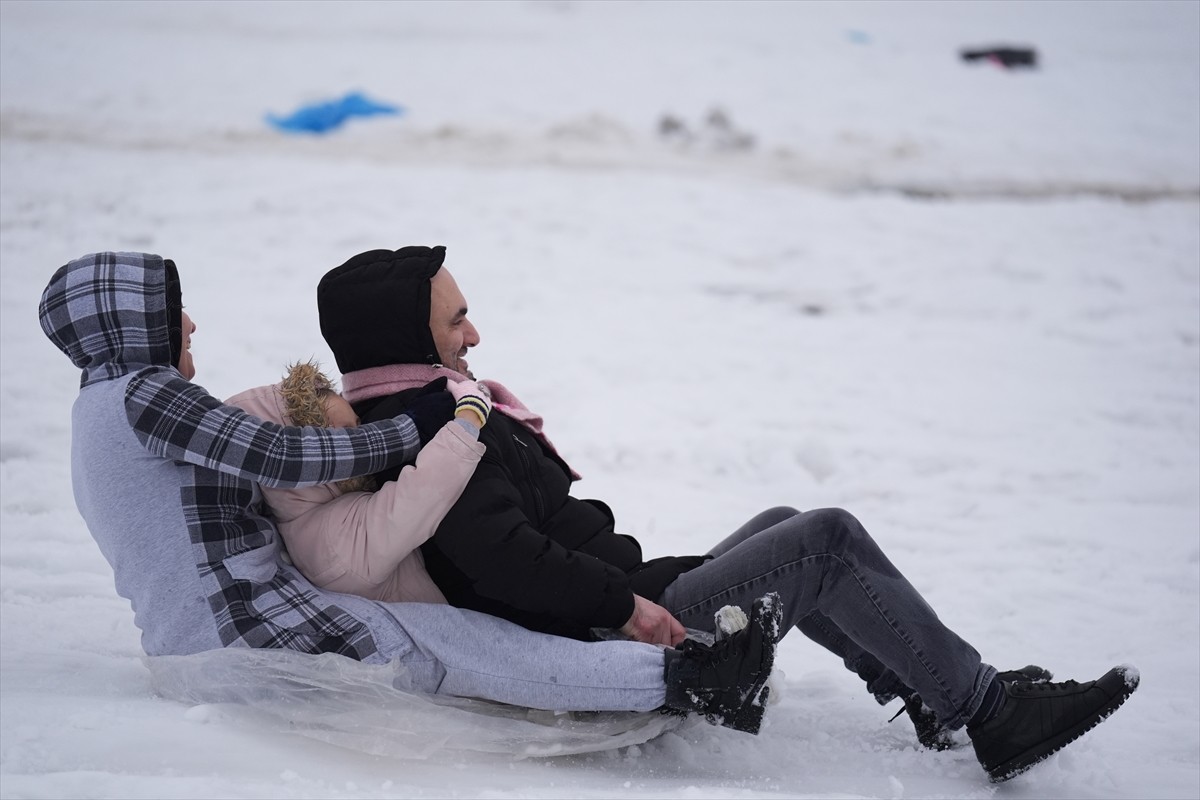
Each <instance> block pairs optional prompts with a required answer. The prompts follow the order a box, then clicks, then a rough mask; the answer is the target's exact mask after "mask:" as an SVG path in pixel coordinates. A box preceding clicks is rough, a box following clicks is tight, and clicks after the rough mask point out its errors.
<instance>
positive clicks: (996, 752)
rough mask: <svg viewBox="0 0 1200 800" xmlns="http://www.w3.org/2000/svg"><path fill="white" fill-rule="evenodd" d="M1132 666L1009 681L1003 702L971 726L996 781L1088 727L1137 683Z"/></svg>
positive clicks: (1058, 747)
mask: <svg viewBox="0 0 1200 800" xmlns="http://www.w3.org/2000/svg"><path fill="white" fill-rule="evenodd" d="M1139 680H1140V678H1139V676H1138V672H1137V670H1136V669H1134V668H1133V667H1128V666H1122V667H1114V668H1113V669H1110V670H1109V671H1108V672H1106V673H1105V674H1104V675H1103V676H1101V677H1100V678H1098V679H1097V680H1094V681H1088V682H1087V683H1076V682H1075V681H1063V682H1062V683H1030V682H1019V683H1005V684H1004V692H1005V695H1006V696H1005V699H1004V706H1003V707H1002V708H1001V709H1000V711H999V712H998V713H997V714H996V716H994V717H992V718H991V719H990V720H988V721H987V722H985V723H983V724H982V725H978V726H976V727H968V728H967V733H968V734H970V736H971V743H972V744H973V745H974V747H975V755H976V756H977V757H978V758H979V763H980V764H982V765H983V768H984V769H985V770H987V774H988V776H989V777H990V778H991V779H992V781H993V782H995V783H999V782H1000V781H1006V780H1008V779H1009V778H1011V777H1013V776H1015V775H1019V774H1021V773H1022V772H1024V771H1025V770H1027V769H1029V768H1030V767H1032V766H1033V765H1034V764H1037V763H1038V762H1039V761H1043V760H1045V759H1046V758H1049V757H1050V756H1051V755H1053V754H1054V753H1056V752H1058V751H1059V750H1061V749H1062V748H1063V747H1065V746H1067V745H1068V744H1070V743H1071V742H1073V741H1075V740H1076V739H1078V738H1079V737H1080V736H1082V735H1083V734H1085V733H1087V732H1088V731H1089V730H1091V729H1092V728H1094V727H1096V725H1098V724H1100V723H1101V722H1103V721H1104V720H1105V719H1107V718H1108V717H1109V716H1110V715H1111V714H1112V713H1113V712H1114V711H1116V710H1117V709H1118V708H1119V707H1120V706H1121V704H1122V703H1124V702H1125V700H1126V698H1128V697H1129V695H1131V694H1133V692H1134V690H1135V689H1137V687H1138V682H1139Z"/></svg>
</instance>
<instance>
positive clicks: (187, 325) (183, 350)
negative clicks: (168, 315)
mask: <svg viewBox="0 0 1200 800" xmlns="http://www.w3.org/2000/svg"><path fill="white" fill-rule="evenodd" d="M180 321H181V322H182V323H183V325H182V328H183V341H182V342H180V348H179V363H178V364H176V365H175V367H176V369H178V370H179V374H180V375H182V376H183V377H184V378H186V379H187V380H189V381H190V380H191V379H192V378H194V377H196V365H195V364H194V363H192V334H193V333H195V332H196V323H194V322H192V318H191V317H189V316H188V313H187V312H186V311H182V312H180Z"/></svg>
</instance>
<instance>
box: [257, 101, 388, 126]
mask: <svg viewBox="0 0 1200 800" xmlns="http://www.w3.org/2000/svg"><path fill="white" fill-rule="evenodd" d="M403 113H404V108H403V107H401V106H393V105H387V104H385V103H377V102H375V101H374V100H371V99H370V98H368V97H366V96H365V95H363V94H362V93H361V92H351V93H350V94H348V95H346V96H345V97H343V98H341V99H340V100H330V101H329V102H326V103H313V104H312V105H307V106H301V107H300V108H298V109H296V110H295V111H293V112H292V113H291V114H289V115H288V116H286V117H279V116H276V115H274V114H267V122H269V123H271V124H272V125H274V126H275V127H276V128H278V129H279V130H281V131H283V132H285V133H328V132H329V131H331V130H333V129H334V128H337V127H340V126H341V124H342V123H343V122H345V121H346V120H348V119H350V117H373V116H375V115H377V114H403Z"/></svg>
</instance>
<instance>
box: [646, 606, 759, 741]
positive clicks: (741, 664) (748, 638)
mask: <svg viewBox="0 0 1200 800" xmlns="http://www.w3.org/2000/svg"><path fill="white" fill-rule="evenodd" d="M782 620H783V607H782V604H781V603H780V600H779V595H778V594H775V593H774V592H772V593H771V594H768V595H765V596H763V597H760V598H758V599H757V600H755V601H754V605H753V606H752V607H751V609H750V624H749V625H747V626H746V627H745V628H743V629H742V630H740V631H737V632H735V633H732V634H730V635H728V636H726V637H725V638H722V639H721V640H719V641H717V642H714V643H713V644H712V645H705V644H701V643H699V642H697V641H694V640H691V639H689V640H687V641H685V642H684V643H683V644H682V645H681V646H680V648H679V649H678V650H676V651H667V652H668V656H667V662H666V673H665V675H666V683H667V707H668V708H670V709H673V710H676V711H684V712H689V711H691V712H696V713H697V714H703V715H704V718H705V719H707V720H708V721H709V722H710V723H712V724H714V725H723V726H725V727H726V728H733V729H734V730H736V731H745V732H746V733H758V731H759V728H760V727H762V718H763V713H764V712H765V711H766V702H767V695H768V693H769V691H770V690H769V689H768V688H767V687H766V682H767V678H768V677H769V676H770V674H771V667H772V666H773V665H774V663H775V646H776V644H778V642H779V636H780V634H781V632H782V631H781V630H780V627H781V625H782Z"/></svg>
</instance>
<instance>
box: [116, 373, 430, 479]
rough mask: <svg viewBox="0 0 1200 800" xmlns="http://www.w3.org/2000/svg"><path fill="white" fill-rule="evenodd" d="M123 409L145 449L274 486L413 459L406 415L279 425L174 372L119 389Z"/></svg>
mask: <svg viewBox="0 0 1200 800" xmlns="http://www.w3.org/2000/svg"><path fill="white" fill-rule="evenodd" d="M125 413H126V415H127V416H128V418H129V424H130V426H131V427H132V428H133V431H134V433H135V434H136V435H137V437H138V439H139V441H141V443H142V445H143V446H144V447H145V448H146V449H147V450H148V451H150V452H151V453H153V454H154V455H158V456H163V457H165V458H171V459H175V460H177V461H184V462H186V463H189V464H195V465H197V466H202V467H208V468H209V469H214V470H217V471H218V472H224V473H226V474H230V475H236V476H238V477H241V478H245V479H247V480H251V481H255V482H257V483H260V484H262V485H263V486H269V487H273V488H292V487H299V486H308V485H312V484H317V483H330V482H333V481H339V480H343V479H345V478H350V477H354V476H357V475H367V474H371V473H375V472H378V471H380V470H382V469H387V468H388V467H391V466H394V465H396V464H404V463H409V462H411V461H413V460H414V459H415V458H416V455H417V452H418V451H419V450H420V449H421V444H420V439H419V437H418V435H417V427H416V425H414V424H413V423H412V420H410V419H409V418H408V417H396V418H395V419H387V420H380V421H379V422H375V423H372V424H369V425H363V426H360V427H357V428H316V427H308V428H285V427H283V426H281V425H276V424H274V423H272V422H264V421H263V420H260V419H258V418H257V417H253V416H251V415H249V414H247V413H246V412H244V411H242V410H241V409H239V408H235V407H234V406H229V405H225V404H224V403H222V402H221V401H219V400H217V399H216V398H215V397H212V396H211V395H209V394H208V393H207V392H205V391H204V390H203V389H202V388H200V387H199V386H196V385H195V384H193V383H189V382H187V381H185V380H183V379H182V378H180V377H179V376H177V375H175V374H174V373H172V372H169V371H166V370H161V369H149V370H145V371H143V372H141V373H139V374H137V375H135V376H134V377H133V379H132V380H130V382H129V385H128V386H127V387H126V389H125Z"/></svg>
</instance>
